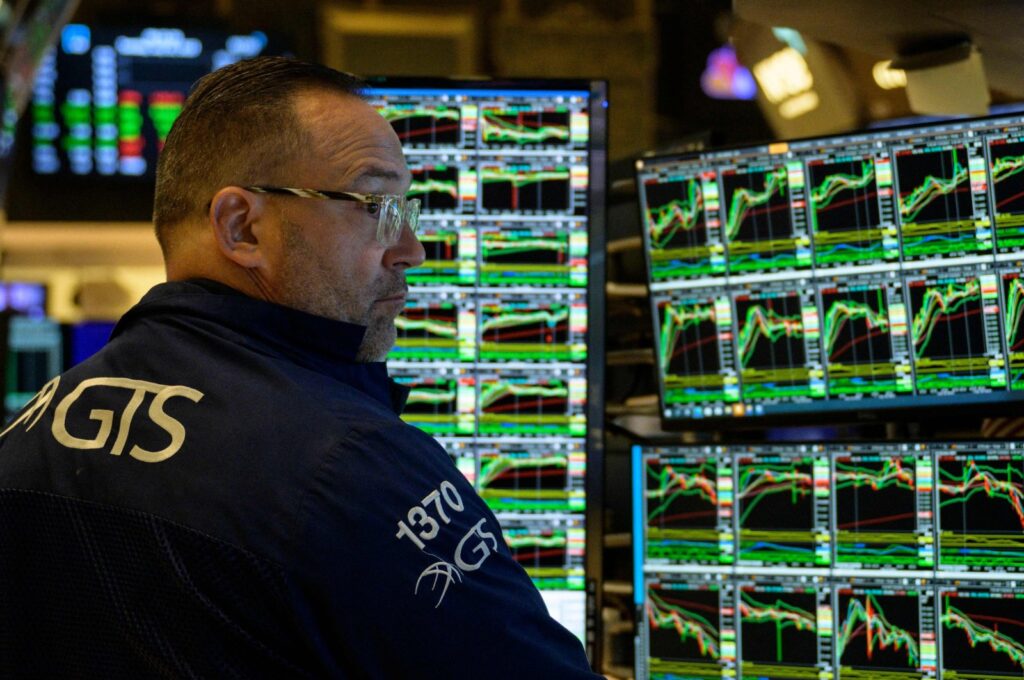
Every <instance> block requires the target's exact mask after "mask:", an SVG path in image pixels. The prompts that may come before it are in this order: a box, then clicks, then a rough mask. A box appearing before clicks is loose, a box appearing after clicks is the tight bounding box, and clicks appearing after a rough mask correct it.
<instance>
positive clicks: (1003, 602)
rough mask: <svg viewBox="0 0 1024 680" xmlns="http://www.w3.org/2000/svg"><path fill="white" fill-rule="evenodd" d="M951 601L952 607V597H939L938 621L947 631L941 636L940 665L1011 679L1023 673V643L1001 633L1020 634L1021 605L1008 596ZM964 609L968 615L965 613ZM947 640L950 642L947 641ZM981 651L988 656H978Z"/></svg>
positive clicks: (1022, 629) (1023, 623) (1023, 629)
mask: <svg viewBox="0 0 1024 680" xmlns="http://www.w3.org/2000/svg"><path fill="white" fill-rule="evenodd" d="M955 600H956V603H957V604H956V605H954V604H953V601H954V598H951V597H949V596H948V595H947V596H946V597H944V598H943V606H942V615H941V616H940V619H939V620H940V621H941V623H942V625H943V627H944V628H945V630H946V631H947V632H945V633H944V634H943V662H944V663H943V665H944V666H945V667H946V668H953V669H962V670H973V671H987V672H990V673H999V674H1000V675H1009V676H1011V677H1013V676H1016V677H1020V676H1021V674H1024V643H1022V642H1021V641H1020V640H1018V639H1016V638H1014V637H1011V636H1010V635H1008V634H1007V633H1006V632H1004V631H1006V630H1007V629H1009V630H1011V631H1014V632H1015V633H1016V635H1018V636H1020V635H1021V634H1022V633H1024V621H1022V620H1021V618H1020V612H1021V602H1020V601H1019V600H1016V599H1015V598H1012V597H1010V598H1007V599H995V598H983V597H972V598H968V597H958V598H955ZM967 609H970V611H971V613H967V612H966V611H965V610H967ZM954 636H956V637H955V638H954ZM947 637H950V638H954V639H950V640H947V639H946V638H947ZM964 643H966V648H965V646H964ZM983 650H984V651H987V652H989V653H988V654H981V653H979V652H981V651H983ZM979 662H980V663H979ZM979 666H983V667H981V668H979ZM1011 674H1012V675H1011Z"/></svg>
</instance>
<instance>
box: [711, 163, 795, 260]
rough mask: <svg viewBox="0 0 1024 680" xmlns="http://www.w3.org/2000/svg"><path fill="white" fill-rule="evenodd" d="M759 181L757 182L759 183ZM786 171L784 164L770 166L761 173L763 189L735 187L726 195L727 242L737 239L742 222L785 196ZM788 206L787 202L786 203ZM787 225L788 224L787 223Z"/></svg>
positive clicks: (767, 208) (784, 198)
mask: <svg viewBox="0 0 1024 680" xmlns="http://www.w3.org/2000/svg"><path fill="white" fill-rule="evenodd" d="M760 183H761V182H758V184H760ZM787 196H788V194H787V171H786V167H785V166H779V167H777V168H772V169H771V170H768V171H766V172H765V173H764V174H763V189H755V188H750V187H742V186H741V187H737V188H735V190H734V191H733V192H732V194H731V196H729V195H727V200H728V207H727V209H726V218H725V234H726V238H727V239H728V240H729V242H730V243H731V242H733V241H736V240H738V238H739V237H740V233H741V230H742V228H743V226H744V223H746V222H748V221H749V220H750V218H751V217H754V216H757V215H760V214H763V213H767V212H769V211H770V210H772V209H773V199H775V202H778V201H780V200H786V201H788V198H787ZM787 206H788V203H787ZM787 226H788V225H787Z"/></svg>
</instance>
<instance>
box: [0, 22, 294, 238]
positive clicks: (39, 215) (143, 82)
mask: <svg viewBox="0 0 1024 680" xmlns="http://www.w3.org/2000/svg"><path fill="white" fill-rule="evenodd" d="M275 53H277V54H279V53H281V48H280V46H278V45H276V44H274V43H273V42H272V41H271V39H270V38H268V36H267V35H266V34H264V33H262V32H259V31H255V32H252V33H247V34H239V35H232V34H230V33H227V32H226V31H219V30H214V29H195V30H193V29H183V28H175V27H145V28H133V29H125V30H118V29H115V28H110V27H104V26H87V25H85V24H68V25H67V26H65V27H64V30H63V31H62V32H61V34H60V39H59V40H58V41H57V44H56V45H54V46H53V47H51V48H50V49H49V50H48V51H47V53H46V54H45V56H44V57H43V60H42V64H41V65H40V67H39V71H38V73H37V74H36V79H35V85H34V86H33V90H32V100H31V106H30V107H29V111H28V115H27V116H25V121H24V122H23V125H22V131H21V132H22V137H21V141H20V142H19V145H20V148H19V149H18V153H17V158H18V160H17V162H16V167H15V175H14V177H13V178H12V183H13V184H12V192H11V193H12V195H11V196H10V199H9V206H8V213H9V216H10V218H11V219H16V220H21V219H33V220H46V219H52V220H60V219H64V220H101V219H135V220H149V218H150V215H151V213H152V185H153V182H154V178H155V176H156V161H157V155H158V153H159V151H160V149H161V148H162V147H163V143H164V139H165V138H166V137H167V133H168V132H169V131H170V129H171V125H172V124H173V123H174V121H175V119H176V118H177V116H178V113H179V112H180V111H181V107H182V104H183V102H184V101H185V97H186V96H187V95H188V92H189V89H190V88H191V86H192V84H193V83H194V82H195V81H196V80H198V79H199V78H200V77H202V76H204V75H206V74H207V73H210V72H211V71H214V70H216V69H218V68H220V67H222V66H226V65H227V64H230V63H233V62H235V61H239V60H241V59H245V58H248V57H254V56H257V55H260V54H275ZM15 188H17V191H15V190H14V189H15ZM54 192H56V193H54Z"/></svg>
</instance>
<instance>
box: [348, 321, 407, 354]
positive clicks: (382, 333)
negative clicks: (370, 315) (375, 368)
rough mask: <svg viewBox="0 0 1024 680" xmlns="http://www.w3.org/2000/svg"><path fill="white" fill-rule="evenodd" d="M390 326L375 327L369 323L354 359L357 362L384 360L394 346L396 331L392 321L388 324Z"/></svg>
mask: <svg viewBox="0 0 1024 680" xmlns="http://www.w3.org/2000/svg"><path fill="white" fill-rule="evenodd" d="M389 326H390V328H387V329H384V328H375V327H374V325H373V324H371V325H370V326H369V327H367V329H366V335H364V336H363V343H362V344H361V345H360V346H359V351H358V352H357V353H356V361H358V362H359V363H370V362H373V361H384V360H385V359H387V358H388V353H389V352H391V348H392V347H394V346H395V339H396V336H397V332H396V331H395V325H394V323H390V324H389Z"/></svg>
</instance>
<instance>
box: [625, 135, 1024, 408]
mask: <svg viewBox="0 0 1024 680" xmlns="http://www.w3.org/2000/svg"><path fill="white" fill-rule="evenodd" d="M1022 159H1024V117H1022V116H1020V115H1015V116H1003V117H993V118H988V119H984V118H983V119H974V120H969V121H965V122H956V123H935V124H929V125H927V126H921V127H916V128H906V129H903V128H896V129H893V130H886V131H884V132H883V131H877V132H871V131H869V132H861V133H854V134H848V135H841V136H835V137H822V138H816V139H808V140H800V141H794V142H780V143H776V144H771V145H765V146H759V147H750V148H738V149H726V150H712V151H704V152H699V153H692V154H688V155H677V156H665V157H653V158H648V159H642V160H639V161H637V165H636V170H637V187H638V189H639V196H640V200H639V204H640V215H641V219H642V221H643V224H644V225H645V228H644V229H643V238H644V250H645V255H646V259H647V266H648V269H647V273H648V285H649V290H650V299H651V310H652V319H653V323H654V331H655V333H654V336H655V342H656V352H657V357H658V363H657V367H658V378H659V392H660V405H661V415H662V418H663V420H664V421H665V422H666V423H667V424H668V425H670V426H673V427H677V428H678V427H681V426H682V425H683V424H684V423H688V424H691V425H692V424H694V423H695V421H696V420H698V419H708V418H711V419H724V418H748V417H751V416H753V417H756V418H761V419H762V420H768V419H771V418H779V419H788V420H797V419H798V418H800V417H801V416H804V415H808V414H815V415H819V414H820V415H822V416H826V415H827V416H829V417H833V418H854V417H857V414H858V413H865V412H882V411H885V410H901V409H912V408H924V407H927V406H942V405H953V404H956V405H958V406H968V407H972V408H975V409H976V410H977V409H980V408H981V407H982V406H983V405H992V404H1008V403H1009V402H1011V401H1015V400H1019V399H1021V397H1024V394H1021V385H1022V384H1024V383H1022V381H1021V371H1022V369H1024V352H1022V346H1024V341H1022V340H1021V337H1020V331H1021V327H1020V324H1021V322H1020V319H1021V315H1020V311H1021V294H1020V293H1021V288H1020V286H1019V284H1017V283H1016V282H1017V280H1018V278H1019V276H1020V275H1021V273H1022V271H1024V162H1022Z"/></svg>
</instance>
